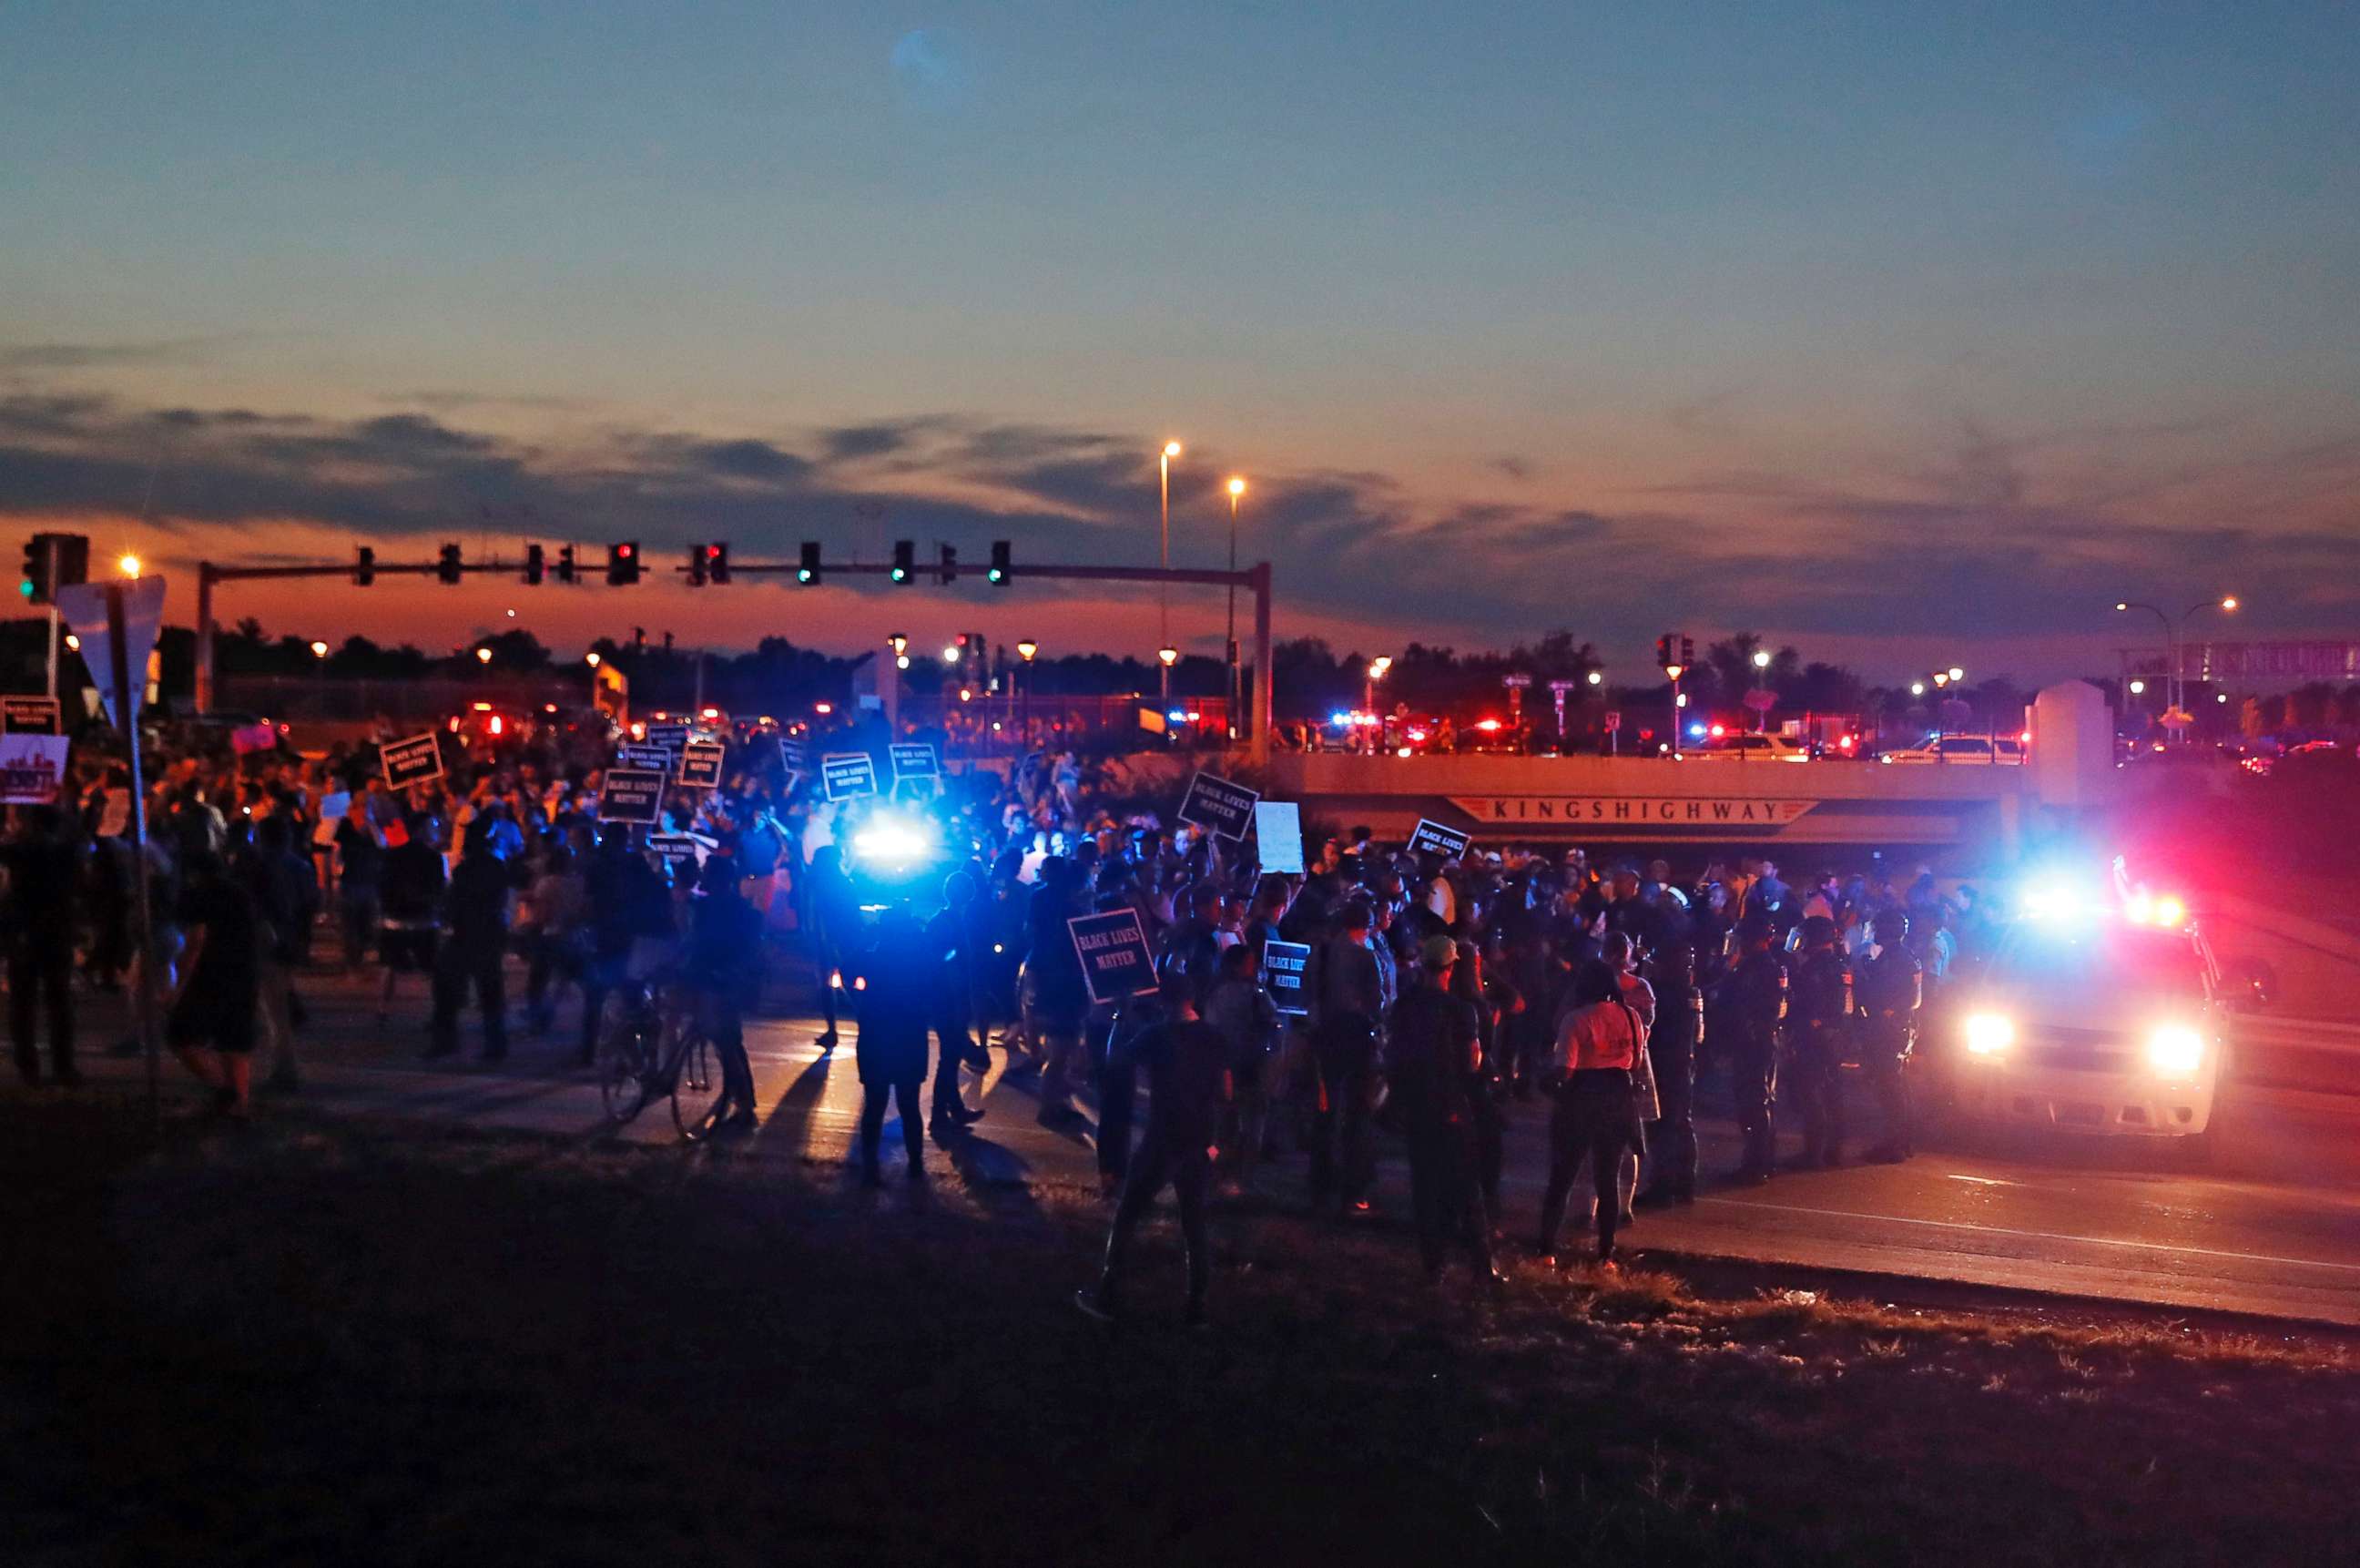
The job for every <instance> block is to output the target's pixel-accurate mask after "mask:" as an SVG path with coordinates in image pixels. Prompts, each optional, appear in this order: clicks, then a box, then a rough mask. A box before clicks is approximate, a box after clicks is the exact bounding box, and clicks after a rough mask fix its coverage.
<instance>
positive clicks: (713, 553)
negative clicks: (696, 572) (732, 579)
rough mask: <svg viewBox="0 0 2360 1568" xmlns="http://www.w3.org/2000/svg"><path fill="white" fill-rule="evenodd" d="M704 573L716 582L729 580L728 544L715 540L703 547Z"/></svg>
mask: <svg viewBox="0 0 2360 1568" xmlns="http://www.w3.org/2000/svg"><path fill="white" fill-rule="evenodd" d="M705 576H708V577H710V578H712V579H713V580H714V581H715V582H716V583H726V582H727V581H728V580H729V546H728V544H727V543H725V542H723V541H721V540H717V539H716V540H715V541H714V542H713V543H710V544H708V545H706V546H705Z"/></svg>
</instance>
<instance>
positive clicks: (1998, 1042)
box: [1966, 1013, 2016, 1057]
mask: <svg viewBox="0 0 2360 1568" xmlns="http://www.w3.org/2000/svg"><path fill="white" fill-rule="evenodd" d="M1966 1036H1967V1051H1968V1054H1969V1055H1971V1056H1978V1057H1995V1056H1997V1055H1999V1054H2000V1053H2001V1052H2002V1051H2005V1050H2006V1049H2007V1048H2008V1047H2010V1046H2012V1045H2014V1044H2016V1020H2015V1019H2013V1018H2010V1017H2009V1016H2008V1015H2007V1014H2005V1013H1970V1014H1967V1023H1966Z"/></svg>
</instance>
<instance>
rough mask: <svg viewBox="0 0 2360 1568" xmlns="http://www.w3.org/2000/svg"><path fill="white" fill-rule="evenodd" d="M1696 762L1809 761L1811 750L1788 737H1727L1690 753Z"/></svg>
mask: <svg viewBox="0 0 2360 1568" xmlns="http://www.w3.org/2000/svg"><path fill="white" fill-rule="evenodd" d="M1687 755H1688V760H1689V761H1690V762H1809V761H1810V760H1811V752H1810V748H1809V747H1808V746H1803V745H1800V744H1798V743H1797V742H1796V741H1793V740H1787V739H1786V737H1785V736H1784V735H1727V736H1723V737H1722V738H1721V739H1720V740H1715V741H1712V742H1710V744H1707V745H1703V746H1699V747H1697V748H1696V749H1695V750H1694V751H1689V752H1688V753H1687Z"/></svg>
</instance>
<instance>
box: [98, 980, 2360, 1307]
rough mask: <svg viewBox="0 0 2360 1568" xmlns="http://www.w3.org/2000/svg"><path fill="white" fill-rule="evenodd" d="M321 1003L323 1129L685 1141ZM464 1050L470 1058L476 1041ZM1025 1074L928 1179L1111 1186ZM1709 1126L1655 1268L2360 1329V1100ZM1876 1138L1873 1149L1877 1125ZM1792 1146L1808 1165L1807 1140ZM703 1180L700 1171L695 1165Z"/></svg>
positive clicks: (854, 1114) (181, 1096)
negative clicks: (2004, 1118) (1750, 1271)
mask: <svg viewBox="0 0 2360 1568" xmlns="http://www.w3.org/2000/svg"><path fill="white" fill-rule="evenodd" d="M303 990H304V992H305V994H306V995H307V997H309V998H310V999H311V1003H312V1006H313V1011H314V1018H313V1021H312V1024H311V1027H310V1028H309V1029H308V1030H307V1031H306V1034H305V1041H304V1058H305V1070H306V1079H307V1082H306V1087H305V1089H304V1090H303V1091H302V1092H301V1098H302V1101H303V1102H304V1103H305V1104H307V1105H309V1106H311V1107H313V1108H315V1109H319V1110H324V1111H328V1112H331V1113H336V1112H345V1113H377V1114H390V1115H396V1116H419V1117H425V1118H430V1119H436V1120H443V1119H464V1120H468V1121H474V1122H479V1123H483V1124H488V1125H495V1126H500V1127H513V1128H519V1129H528V1130H532V1131H537V1132H541V1133H544V1134H553V1135H561V1136H582V1137H596V1136H613V1135H620V1136H624V1137H628V1138H631V1139H635V1140H641V1141H649V1142H654V1143H671V1142H672V1141H674V1140H675V1139H676V1137H677V1135H676V1134H675V1132H674V1131H673V1128H672V1119H671V1116H670V1114H669V1112H668V1110H667V1108H666V1107H665V1106H663V1105H661V1104H655V1105H650V1107H649V1108H648V1109H647V1110H646V1111H645V1112H643V1113H641V1114H640V1116H639V1119H638V1120H637V1121H636V1122H634V1123H633V1124H630V1125H629V1126H628V1127H627V1128H625V1129H623V1130H622V1131H621V1132H620V1133H619V1134H616V1133H614V1132H612V1131H611V1130H610V1129H608V1128H607V1126H606V1120H605V1116H604V1113H603V1110H602V1107H601V1103H600V1100H599V1096H598V1092H597V1091H596V1089H595V1086H594V1085H593V1084H592V1083H591V1081H590V1079H589V1075H588V1074H587V1073H586V1072H582V1071H577V1070H572V1069H569V1068H567V1067H566V1066H565V1065H564V1064H565V1058H566V1057H567V1055H568V1043H569V1042H570V1040H571V1038H572V1034H573V1030H572V1028H571V1027H570V1025H572V1022H573V1017H574V1014H573V1012H572V1009H571V1007H570V1006H569V1008H568V1009H567V1010H565V1011H564V1012H563V1013H562V1014H561V1017H560V1028H559V1031H558V1033H557V1034H556V1035H553V1036H551V1037H550V1038H548V1039H535V1038H532V1037H531V1036H526V1035H522V1034H519V1035H518V1036H517V1037H516V1039H515V1042H514V1045H513V1047H512V1049H511V1052H510V1055H509V1058H508V1060H507V1061H506V1062H504V1063H501V1064H499V1065H497V1066H487V1065H484V1064H481V1063H478V1062H475V1061H474V1060H472V1059H471V1058H467V1057H464V1056H463V1057H461V1058H449V1059H446V1060H444V1061H442V1062H438V1063H433V1064H427V1063H423V1062H421V1061H420V1060H419V1058H418V1052H419V1049H420V1047H421V1045H422V1043H423V1036H422V1033H421V1016H422V1012H423V1004H422V1002H421V999H419V998H417V997H415V996H409V997H403V998H400V999H398V1000H397V1002H396V1003H395V1006H394V1010H393V1015H392V1017H391V1018H390V1019H389V1020H388V1021H387V1022H386V1023H383V1024H379V1023H378V1022H377V1020H376V1017H375V999H374V992H373V989H368V988H363V987H360V986H356V985H353V984H349V983H347V982H344V981H341V980H337V979H333V978H313V979H311V980H308V981H306V982H305V983H304V985H303ZM95 1011H96V1014H97V1015H96V1016H93V1017H92V1018H90V1020H89V1025H90V1031H91V1032H92V1033H93V1035H95V1036H96V1037H97V1039H100V1040H103V1039H104V1038H107V1037H109V1036H110V1035H111V1034H119V1033H120V1028H119V1025H117V1024H116V1022H115V1019H114V1018H113V1017H111V1016H110V1015H109V1014H108V1012H107V1011H106V1010H104V1009H98V1010H95ZM815 1026H816V1025H815V1020H814V1019H813V1018H809V1017H796V1016H791V1017H785V1018H766V1019H762V1020H759V1021H757V1022H754V1023H752V1024H750V1025H749V1026H748V1047H749V1054H750V1055H751V1056H752V1058H753V1062H754V1070H755V1081H756V1087H757V1091H758V1097H759V1100H760V1102H761V1103H762V1105H763V1106H764V1107H765V1110H764V1113H763V1125H762V1127H761V1129H760V1131H759V1133H757V1134H756V1135H755V1136H754V1137H753V1138H752V1139H751V1140H750V1142H749V1143H748V1144H745V1145H741V1146H740V1147H741V1148H745V1149H748V1150H750V1152H751V1153H752V1154H753V1155H755V1156H757V1157H766V1156H767V1157H791V1158H807V1159H814V1160H819V1161H823V1162H843V1161H846V1160H847V1159H848V1158H849V1157H850V1150H851V1146H852V1142H853V1139H854V1137H855V1135H856V1130H857V1122H858V1110H859V1098H860V1091H859V1083H858V1073H857V1069H856V1068H855V1065H854V1060H853V1048H852V1031H851V1030H850V1028H849V1027H848V1026H847V1030H846V1034H845V1043H844V1045H843V1046H842V1047H839V1048H838V1049H837V1050H836V1052H835V1053H834V1054H833V1055H832V1056H826V1055H823V1054H822V1053H821V1052H820V1051H819V1050H818V1048H817V1047H816V1045H815V1043H814V1029H815ZM93 1043H95V1041H93ZM468 1044H469V1047H470V1048H471V1049H472V1047H473V1044H474V1041H473V1037H472V1031H470V1036H469V1040H468ZM85 1059H86V1061H88V1063H89V1065H90V1068H91V1070H92V1071H93V1073H94V1074H98V1075H101V1076H104V1078H106V1079H108V1080H137V1078H138V1077H139V1076H140V1074H141V1072H142V1069H141V1067H140V1064H139V1063H138V1062H137V1061H136V1060H127V1059H121V1058H107V1057H104V1055H102V1054H101V1053H99V1052H97V1051H86V1052H85ZM1006 1059H1007V1058H1005V1056H1004V1055H1003V1054H1001V1053H999V1052H995V1053H994V1055H993V1060H994V1065H993V1069H992V1071H991V1074H990V1075H989V1078H988V1079H987V1080H984V1081H983V1082H981V1083H980V1084H978V1082H977V1081H976V1080H973V1079H972V1078H970V1079H969V1080H968V1083H967V1098H968V1101H969V1102H970V1103H977V1104H981V1105H982V1106H984V1107H985V1109H986V1112H987V1114H986V1116H985V1119H984V1120H983V1121H981V1122H980V1123H978V1124H976V1126H975V1128H974V1129H973V1132H972V1133H971V1135H968V1136H967V1137H966V1138H964V1139H961V1140H959V1141H958V1143H957V1144H956V1146H954V1147H953V1148H951V1149H949V1150H947V1151H944V1150H936V1149H934V1147H933V1146H931V1145H930V1146H929V1149H928V1158H929V1160H940V1159H943V1158H945V1157H948V1158H949V1159H950V1160H951V1161H952V1162H953V1163H955V1164H956V1165H957V1166H959V1167H960V1168H962V1169H963V1170H964V1171H966V1172H967V1174H969V1175H970V1176H974V1177H979V1178H983V1179H1025V1178H1036V1177H1037V1178H1047V1179H1060V1180H1067V1181H1075V1182H1088V1181H1090V1180H1093V1179H1094V1173H1095V1165H1094V1153H1093V1149H1092V1146H1091V1145H1090V1143H1089V1141H1088V1138H1089V1135H1088V1131H1087V1126H1086V1125H1085V1126H1080V1127H1076V1128H1074V1129H1073V1130H1068V1131H1059V1130H1053V1129H1051V1128H1048V1127H1044V1126H1042V1125H1040V1124H1038V1122H1037V1120H1036V1113H1037V1111H1038V1101H1037V1099H1036V1098H1035V1094H1034V1091H1033V1087H1032V1078H1031V1076H1030V1075H1029V1074H1026V1073H1022V1072H1018V1073H1015V1074H1011V1073H1010V1072H1009V1071H1008V1069H1007V1066H1006ZM165 1081H166V1084H167V1087H168V1090H169V1091H170V1092H171V1093H172V1094H173V1095H174V1097H175V1101H176V1102H188V1101H190V1100H191V1099H192V1098H193V1095H192V1093H191V1086H190V1085H189V1083H188V1080H186V1079H185V1077H184V1076H183V1075H181V1074H180V1072H179V1071H178V1069H177V1068H176V1067H175V1066H174V1065H173V1064H172V1063H171V1062H169V1060H168V1061H167V1062H166V1064H165ZM1706 1109H1707V1115H1706V1117H1705V1119H1704V1125H1703V1128H1702V1131H1703V1132H1704V1135H1705V1169H1706V1172H1707V1174H1708V1182H1709V1185H1708V1189H1707V1190H1706V1192H1705V1193H1704V1195H1703V1196H1702V1197H1700V1199H1699V1201H1698V1202H1697V1203H1696V1204H1695V1205H1694V1206H1693V1207H1691V1208H1686V1209H1677V1210H1671V1211H1661V1212H1645V1213H1644V1214H1643V1215H1642V1216H1641V1218H1640V1220H1639V1223H1638V1224H1637V1225H1636V1226H1635V1227H1634V1228H1633V1229H1632V1230H1631V1231H1629V1232H1627V1233H1626V1242H1627V1245H1629V1246H1630V1247H1631V1248H1633V1250H1634V1251H1636V1252H1638V1253H1640V1254H1643V1255H1644V1252H1645V1250H1646V1249H1648V1248H1650V1247H1658V1248H1664V1249H1668V1250H1672V1251H1677V1252H1681V1253H1690V1254H1699V1255H1714V1256H1723V1257H1735V1258H1744V1259H1749V1260H1754V1261H1760V1262H1771V1263H1786V1264H1794V1265H1800V1266H1809V1267H1815V1268H1835V1269H1845V1270H1867V1271H1874V1272H1879V1273H1888V1274H1896V1275H1906V1276H1914V1277H1924V1278H1928V1279H1937V1280H1951V1281H1959V1282H1964V1283H1969V1284H1973V1285H1979V1286H2003V1287H2013V1288H2026V1289H2034V1290H2045V1291H2058V1292H2065V1293H2070V1294H2072V1295H2078V1296H2086V1297H2092V1298H2100V1299H2117V1300H2123V1301H2130V1302H2140V1303H2147V1304H2153V1305H2165V1306H2174V1307H2183V1308H2195V1309H2209V1310H2231V1311H2243V1312H2254V1313H2263V1314H2271V1315H2280V1316H2287V1317H2294V1318H2307V1319H2314V1320H2321V1321H2333V1322H2338V1323H2344V1324H2354V1325H2360V1098H2353V1099H2344V1098H2338V1097H2331V1096H2323V1095H2313V1094H2301V1093H2289V1092H2287V1091H2275V1090H2262V1089H2248V1088H2242V1087H2237V1086H2230V1087H2227V1088H2224V1090H2223V1102H2222V1109H2221V1110H2220V1112H2219V1113H2218V1115H2217V1117H2216V1123H2215V1126H2216V1134H2215V1146H2214V1149H2213V1151H2212V1158H2211V1160H2210V1162H2209V1164H2208V1165H2206V1166H2203V1167H2201V1168H2200V1167H2196V1166H2194V1165H2193V1164H2192V1162H2191V1161H2189V1160H2187V1159H2185V1158H2183V1157H2180V1155H2179V1153H2178V1152H2177V1151H2175V1150H2170V1149H2158V1148H2153V1147H2147V1146H2131V1145H2127V1144H2123V1143H2115V1144H2108V1145H2105V1146H2099V1145H2097V1144H2095V1143H2094V1142H2083V1143H2080V1144H2074V1143H2060V1142H2057V1141H2054V1140H2049V1141H2041V1140H2038V1139H2036V1138H2034V1137H2032V1136H2030V1135H2020V1134H2010V1135H2005V1137H1996V1138H1984V1137H1974V1138H1963V1139H1962V1138H1956V1137H1952V1136H1950V1135H1941V1136H1938V1137H1937V1138H1936V1139H1935V1140H1933V1141H1934V1142H1935V1144H1936V1146H1934V1147H1932V1148H1928V1149H1927V1150H1925V1152H1922V1153H1921V1154H1920V1155H1919V1156H1918V1157H1917V1159H1915V1160H1913V1161H1911V1162H1910V1163H1908V1164H1907V1165H1904V1166H1897V1167H1853V1168H1843V1169H1840V1170H1833V1171H1811V1172H1789V1173H1786V1174H1782V1175H1780V1176H1779V1177H1778V1178H1777V1179H1775V1180H1774V1181H1773V1182H1771V1183H1770V1184H1769V1185H1767V1186H1765V1187H1759V1188H1734V1187H1725V1186H1718V1187H1717V1186H1711V1185H1710V1177H1711V1176H1712V1174H1713V1173H1715V1172H1718V1171H1722V1170H1726V1169H1727V1168H1729V1167H1731V1166H1732V1165H1733V1164H1734V1163H1735V1143H1734V1138H1733V1135H1732V1131H1731V1129H1730V1127H1729V1125H1728V1123H1727V1121H1726V1119H1725V1118H1723V1117H1720V1116H1717V1115H1713V1114H1711V1113H1710V1112H1711V1109H1712V1107H1711V1103H1710V1100H1708V1102H1707V1107H1706ZM265 1113H266V1114H268V1109H267V1107H266V1110H265ZM1856 1124H1857V1125H1859V1126H1861V1127H1863V1128H1873V1127H1874V1113H1873V1112H1872V1111H1870V1110H1869V1108H1868V1107H1867V1106H1866V1105H1865V1104H1864V1103H1863V1104H1862V1105H1861V1107H1860V1108H1859V1111H1858V1113H1857V1116H1856ZM886 1139H887V1148H888V1150H889V1154H888V1158H889V1160H892V1159H897V1158H898V1155H897V1154H895V1153H893V1152H891V1151H893V1150H894V1149H896V1147H897V1146H898V1140H899V1132H898V1129H897V1128H896V1127H895V1126H894V1125H893V1124H890V1123H889V1124H888V1125H887V1128H886ZM1783 1141H1784V1142H1785V1143H1786V1145H1787V1146H1788V1147H1789V1149H1791V1147H1792V1145H1793V1142H1794V1140H1793V1138H1792V1137H1791V1136H1789V1137H1788V1138H1786V1139H1785V1140H1783ZM683 1157H694V1156H692V1155H690V1154H689V1153H688V1152H687V1151H685V1150H683ZM1302 1173H1303V1166H1302V1163H1301V1161H1300V1160H1299V1159H1295V1160H1282V1161H1279V1162H1277V1163H1275V1164H1274V1165H1273V1166H1271V1167H1269V1168H1266V1169H1265V1170H1264V1172H1263V1174H1262V1179H1261V1182H1260V1184H1259V1185H1260V1189H1261V1191H1262V1194H1263V1195H1264V1196H1265V1197H1267V1198H1269V1199H1272V1200H1273V1201H1299V1200H1300V1198H1301V1196H1302V1190H1303V1189H1302ZM1545 1174H1546V1170H1545V1160H1544V1157H1543V1153H1542V1149H1541V1127H1540V1115H1539V1113H1538V1112H1537V1110H1536V1109H1535V1108H1534V1107H1530V1106H1519V1107H1516V1108H1515V1109H1514V1111H1513V1113H1512V1118H1511V1129H1510V1138H1509V1175H1508V1179H1507V1192H1506V1199H1507V1210H1508V1212H1507V1214H1506V1216H1505V1229H1506V1231H1507V1234H1508V1235H1509V1236H1510V1238H1511V1239H1512V1241H1513V1240H1520V1239H1521V1238H1523V1237H1524V1235H1525V1234H1527V1233H1528V1232H1529V1231H1530V1229H1531V1228H1532V1227H1533V1225H1534V1224H1535V1218H1534V1216H1535V1211H1536V1209H1537V1207H1538V1202H1539V1193H1540V1187H1541V1183H1542V1180H1543V1178H1544V1176H1545ZM1378 1198H1379V1205H1380V1209H1381V1211H1386V1212H1392V1213H1394V1214H1401V1213H1404V1212H1406V1208H1407V1190H1406V1177H1405V1174H1404V1169H1403V1167H1402V1165H1401V1163H1400V1161H1399V1160H1398V1159H1393V1158H1389V1159H1387V1160H1386V1162H1385V1164H1384V1167H1383V1169H1382V1176H1381V1188H1380V1191H1379V1194H1378ZM1573 1229H1574V1227H1573V1225H1572V1223H1570V1222H1569V1223H1568V1232H1569V1233H1570V1232H1571V1231H1572V1230H1573ZM1574 1240H1575V1239H1574V1238H1573V1237H1571V1236H1570V1235H1569V1236H1568V1242H1569V1243H1573V1242H1574ZM1404 1245H1407V1242H1406V1238H1404ZM1577 1245H1578V1244H1577Z"/></svg>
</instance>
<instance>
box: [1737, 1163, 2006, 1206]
mask: <svg viewBox="0 0 2360 1568" xmlns="http://www.w3.org/2000/svg"><path fill="white" fill-rule="evenodd" d="M1943 1174H1944V1175H1945V1176H1947V1177H1949V1179H1950V1180H1952V1181H1972V1182H1973V1183H1974V1184H1975V1185H1976V1186H1977V1187H2021V1186H2023V1185H2024V1183H2023V1182H2021V1181H2002V1180H2001V1179H1999V1178H1998V1177H1996V1176H1961V1175H1960V1174H1959V1173H1958V1172H1957V1171H1955V1170H1952V1171H1945V1172H1944V1173H1943ZM1774 1207H1775V1205H1774Z"/></svg>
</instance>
